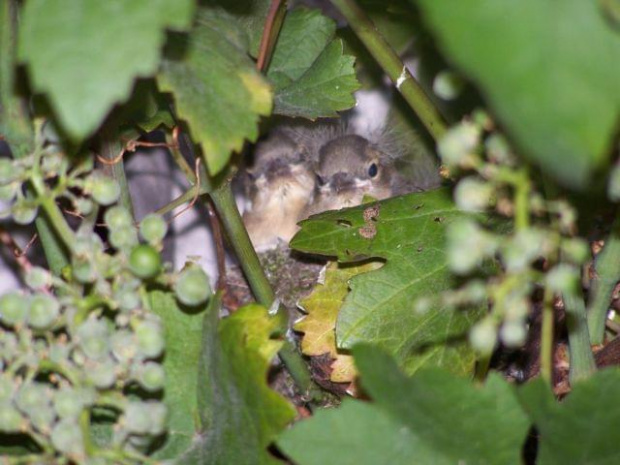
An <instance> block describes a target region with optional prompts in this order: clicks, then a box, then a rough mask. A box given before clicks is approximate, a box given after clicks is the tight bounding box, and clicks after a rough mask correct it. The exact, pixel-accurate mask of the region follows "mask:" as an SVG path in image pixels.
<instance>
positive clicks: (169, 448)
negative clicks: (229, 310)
mask: <svg viewBox="0 0 620 465" xmlns="http://www.w3.org/2000/svg"><path fill="white" fill-rule="evenodd" d="M149 299H150V304H151V310H152V311H153V312H154V313H155V314H157V315H159V317H160V318H161V320H162V322H163V325H164V329H165V334H164V336H165V338H166V352H165V355H164V369H165V370H166V386H165V389H164V402H165V404H166V406H167V407H168V411H169V418H168V428H169V430H168V434H167V436H166V440H165V442H164V444H163V445H162V447H161V448H159V449H158V450H157V451H156V452H155V453H154V454H153V457H154V458H156V459H157V460H163V459H172V458H176V457H178V456H179V454H181V453H182V452H185V451H186V450H187V449H188V448H189V447H190V446H191V444H192V440H193V438H194V435H195V434H196V429H197V418H198V366H199V361H200V354H201V351H202V344H203V335H202V326H203V320H204V318H205V307H204V306H203V307H202V308H198V309H197V310H194V311H191V312H188V311H185V310H181V309H180V308H179V306H178V304H177V301H176V298H175V297H174V294H172V293H170V292H163V291H153V292H151V293H150V294H149ZM218 310H219V302H218V300H217V298H215V297H214V298H212V299H211V301H210V302H209V309H208V310H207V312H217V311H218Z"/></svg>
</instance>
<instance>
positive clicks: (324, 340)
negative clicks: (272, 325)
mask: <svg viewBox="0 0 620 465" xmlns="http://www.w3.org/2000/svg"><path fill="white" fill-rule="evenodd" d="M379 266H380V264H379V263H378V262H370V263H366V264H363V265H360V266H339V265H338V264H337V263H332V264H330V265H329V266H328V267H327V268H326V269H325V272H324V273H325V281H324V282H323V283H322V284H318V285H317V286H316V287H315V288H314V290H313V291H312V293H311V294H310V295H309V296H308V297H306V298H304V299H303V300H301V301H300V302H299V307H300V308H301V309H302V310H303V311H304V312H306V313H307V315H306V316H304V317H303V318H302V319H300V320H298V321H297V322H296V323H295V325H294V326H293V329H294V330H295V331H299V332H301V333H303V337H302V339H301V351H302V353H304V354H305V355H309V356H318V355H323V354H326V353H328V354H329V355H330V356H331V358H332V359H334V361H333V363H332V365H331V369H332V373H331V375H330V379H331V381H333V382H334V383H347V382H348V383H350V382H352V381H353V379H354V378H355V367H354V366H353V358H352V357H351V356H350V355H348V354H343V353H340V352H338V349H337V348H336V318H337V317H338V312H339V310H340V307H342V304H343V302H344V299H345V297H346V296H347V293H348V292H349V280H350V279H351V278H352V277H353V276H356V275H359V274H360V273H364V272H366V271H371V270H375V269H377V268H379Z"/></svg>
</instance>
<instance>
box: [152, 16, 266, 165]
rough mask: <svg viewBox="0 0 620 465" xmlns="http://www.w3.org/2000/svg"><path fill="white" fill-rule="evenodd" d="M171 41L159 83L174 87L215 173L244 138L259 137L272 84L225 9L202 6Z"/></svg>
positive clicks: (183, 114) (181, 113)
mask: <svg viewBox="0 0 620 465" xmlns="http://www.w3.org/2000/svg"><path fill="white" fill-rule="evenodd" d="M170 45H171V48H170V49H169V50H168V57H169V58H168V59H166V60H164V63H163V66H162V70H161V73H160V74H159V76H158V82H159V87H160V89H161V90H162V91H164V92H172V93H173V95H174V99H175V102H176V111H177V113H178V115H179V116H180V117H181V118H183V119H184V120H186V121H187V122H188V123H189V129H190V132H191V135H192V138H193V140H194V141H195V142H197V143H199V144H200V145H201V147H202V150H203V153H204V155H205V156H206V160H207V165H208V168H209V171H210V172H211V174H217V173H218V172H220V171H221V170H222V169H223V168H224V167H225V166H226V163H227V162H228V160H229V158H230V156H231V153H232V152H233V151H240V150H241V148H242V146H243V142H244V140H245V139H249V140H251V141H254V140H256V137H257V136H258V127H257V123H258V119H259V116H260V115H267V114H269V112H270V111H271V105H272V96H271V90H270V88H269V85H268V84H267V83H266V81H265V80H264V79H263V78H262V76H261V75H260V74H259V73H258V72H257V71H256V70H255V68H254V63H253V62H252V60H251V59H250V58H249V57H248V55H247V37H245V35H244V33H243V31H242V30H241V28H240V26H239V24H238V23H237V21H236V19H235V18H234V17H232V16H230V15H228V14H227V13H226V12H224V11H220V10H202V11H201V12H200V14H199V15H198V20H197V21H196V24H195V27H194V28H193V29H192V31H191V33H190V35H189V38H186V37H175V38H174V39H173V40H171V44H170ZM173 56H174V58H173Z"/></svg>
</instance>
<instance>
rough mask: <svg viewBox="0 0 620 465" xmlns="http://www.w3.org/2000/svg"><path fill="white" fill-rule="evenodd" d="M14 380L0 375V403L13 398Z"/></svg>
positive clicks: (5, 375)
mask: <svg viewBox="0 0 620 465" xmlns="http://www.w3.org/2000/svg"><path fill="white" fill-rule="evenodd" d="M16 389H17V386H15V380H14V379H13V378H12V377H11V375H9V374H6V373H0V402H8V401H10V400H11V399H12V398H13V395H14V394H15V390H16Z"/></svg>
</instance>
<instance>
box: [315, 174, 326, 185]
mask: <svg viewBox="0 0 620 465" xmlns="http://www.w3.org/2000/svg"><path fill="white" fill-rule="evenodd" d="M316 183H317V185H319V186H323V185H325V179H323V177H322V176H321V175H320V174H317V175H316Z"/></svg>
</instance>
